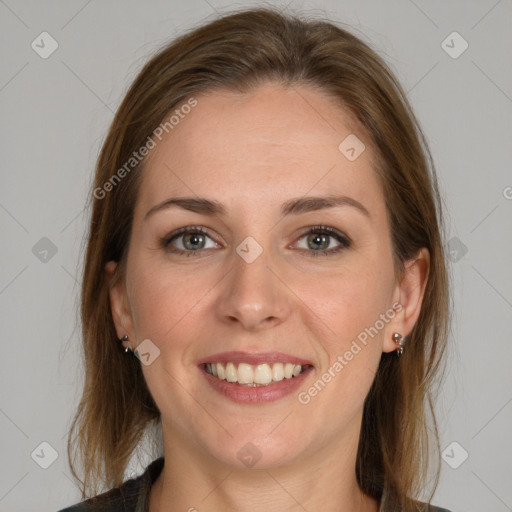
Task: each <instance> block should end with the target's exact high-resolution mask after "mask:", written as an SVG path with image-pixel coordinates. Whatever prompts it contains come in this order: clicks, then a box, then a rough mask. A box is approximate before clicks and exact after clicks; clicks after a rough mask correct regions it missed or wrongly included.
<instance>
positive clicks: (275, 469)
mask: <svg viewBox="0 0 512 512" xmlns="http://www.w3.org/2000/svg"><path fill="white" fill-rule="evenodd" d="M92 206H93V212H92V220H91V227H90V233H89V240H88V247H87V254H86V261H85V270H84V276H83V291H82V324H83V342H84V356H85V365H86V378H85V387H84V392H83V397H82V400H81V403H80V405H79V408H78V412H77V415H76V417H75V421H74V424H73V428H72V430H71V434H70V441H69V448H70V463H71V466H72V470H73V472H74V474H75V476H76V477H77V478H79V479H80V481H81V483H82V491H83V496H84V497H88V496H91V495H93V494H95V493H96V492H97V487H98V485H99V484H101V485H103V486H104V487H105V486H106V487H108V488H112V487H113V490H111V491H110V492H108V493H105V494H102V495H101V496H99V497H96V498H91V499H89V500H88V501H85V502H83V503H82V504H79V505H75V506H74V507H71V508H68V509H66V510H67V511H84V510H93V509H94V510H98V509H99V510H109V511H112V510H126V511H128V510H129V511H137V512H142V511H150V512H160V511H164V510H166V511H167V510H189V511H192V510H198V511H210V510H211V511H214V510H236V511H254V510H265V511H272V510H279V511H283V510H290V511H291V510H309V511H318V510H323V511H334V510H336V511H352V512H353V511H377V510H380V511H386V512H387V511H393V512H396V511H412V510H436V511H440V510H442V509H439V508H436V507H433V506H429V505H427V504H426V503H422V502H420V501H418V500H419V499H421V500H423V501H425V500H426V501H430V498H431V495H432V492H433V489H434V488H435V482H436V481H437V474H438V471H436V472H435V474H434V475H433V478H431V477H432V475H430V474H429V473H428V472H427V469H428V467H427V463H428V462H429V450H431V445H429V444H428V437H429V436H430V437H434V441H435V443H434V444H435V446H434V452H435V453H437V452H438V450H437V449H438V446H437V445H436V443H437V430H436V427H435V425H436V424H435V420H434V419H433V415H431V412H432V411H431V409H432V408H431V404H432V401H431V400H432V389H433V385H434V383H435V380H436V377H437V376H438V374H439V370H440V367H441V362H442V361H443V352H444V347H445V341H446V333H447V323H448V285H447V273H446V267H445V262H444V255H443V249H442V237H441V228H442V224H441V222H442V221H441V209H440V200H439V194H438V190H437V184H436V178H435V172H434V170H433V168H432V165H431V162H430V156H429V153H428V149H427V147H426V144H425V141H424V139H423V136H422V133H421V130H420V128H419V127H418V125H417V122H416V120H415V118H414V115H413V113H412V111H411V108H410V106H409V105H408V102H407V100H406V98H405V96H404V93H403V92H402V89H401V88H400V86H399V85H398V84H397V82H396V80H395V78H394V77H393V75H392V74H391V73H390V71H389V70H388V68H387V67H386V65H385V64H384V63H383V61H382V60H381V59H380V58H379V57H378V56H377V55H376V54H375V53H374V52H373V51H372V50H371V49H370V48H369V47H368V46H367V45H366V44H365V43H363V42H362V41H360V40H359V39H357V38H356V37H354V36H353V35H351V34H350V33H348V32H346V31H344V30H342V29H340V28H338V27H336V26H334V25H332V24H330V23H327V22H320V21H303V20H301V19H299V18H297V17H292V16H285V15H283V14H281V13H278V12H276V11H273V10H267V9H258V10H248V11H243V12H240V13H236V14H232V15H229V16H225V17H223V18H221V19H218V20H216V21H213V22H211V23H209V24H207V25H205V26H203V27H200V28H198V29H196V30H194V31H192V32H190V33H188V34H186V35H184V36H183V37H181V38H179V39H177V40H176V41H174V42H173V43H172V44H170V45H169V46H167V47H166V48H164V49H163V50H162V51H161V52H160V53H158V54H157V55H156V56H154V57H153V58H152V59H151V60H150V61H149V62H148V63H147V64H146V66H145V67H144V69H143V70H142V71H141V72H140V74H139V76H138V77H137V78H136V80H135V82H134V83H133V85H132V86H131V88H130V90H129V91H128V93H127V95H126V98H125V99H124V101H123V103H122V104H121V106H120V108H119V110H118V112H117V114H116V116H115V119H114V121H113V123H112V126H111V128H110V131H109V134H108V136H107V139H106V141H105V143H104V146H103V149H102V152H101V155H100V158H99V162H98V165H97V169H96V177H95V185H94V190H93V198H92ZM431 416H432V420H431V421H430V418H431ZM151 426H156V427H157V429H161V439H162V441H163V454H162V455H163V456H162V457H159V458H157V459H156V460H155V461H154V462H153V463H152V464H151V465H150V466H149V467H148V468H147V470H146V471H145V473H144V474H143V475H142V476H140V477H138V478H136V479H131V480H128V481H127V482H124V483H123V481H124V473H125V470H126V467H127V464H128V462H129V460H130V458H131V456H132V455H133V454H134V453H135V451H136V448H137V446H139V445H140V443H141V440H142V439H143V436H144V434H145V433H148V432H151V431H150V430H149V427H151ZM157 432H159V430H157ZM158 438H159V435H156V436H155V441H158ZM77 458H79V459H80V461H81V466H79V465H78V464H77ZM164 461H165V462H164ZM79 474H80V475H81V476H79ZM432 481H433V482H434V484H432V483H431V482H432ZM429 482H430V483H429Z"/></svg>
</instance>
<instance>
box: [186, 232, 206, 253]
mask: <svg viewBox="0 0 512 512" xmlns="http://www.w3.org/2000/svg"><path fill="white" fill-rule="evenodd" d="M201 242H203V236H202V235H201V234H198V233H195V234H192V235H187V236H185V246H186V247H188V248H189V249H194V250H195V249H198V248H200V247H198V246H199V245H200V244H201Z"/></svg>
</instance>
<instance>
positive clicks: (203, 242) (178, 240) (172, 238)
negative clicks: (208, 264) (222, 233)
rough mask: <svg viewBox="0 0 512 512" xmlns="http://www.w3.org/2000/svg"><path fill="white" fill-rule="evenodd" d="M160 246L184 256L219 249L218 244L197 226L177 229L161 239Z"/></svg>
mask: <svg viewBox="0 0 512 512" xmlns="http://www.w3.org/2000/svg"><path fill="white" fill-rule="evenodd" d="M160 244H161V246H162V247H163V248H164V249H165V250H167V251H169V252H175V253H181V254H183V255H185V256H196V254H194V252H199V251H201V250H203V249H215V248H218V247H219V244H217V242H215V241H214V240H213V239H212V238H211V237H210V236H209V235H208V233H206V231H204V230H203V229H202V228H200V227H198V226H188V227H185V228H181V229H178V230H177V231H174V232H173V233H171V234H170V235H168V236H166V237H164V238H162V239H161V240H160Z"/></svg>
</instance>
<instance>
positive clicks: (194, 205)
mask: <svg viewBox="0 0 512 512" xmlns="http://www.w3.org/2000/svg"><path fill="white" fill-rule="evenodd" d="M173 206H176V207H178V208H182V209H184V210H188V211H190V212H194V213H199V214H202V215H209V216H215V215H219V216H222V215H225V214H226V209H225V207H224V206H223V205H222V203H219V202H218V201H215V200H210V199H205V198H202V197H173V198H170V199H166V200H165V201H163V202H161V203H159V204H157V205H155V206H153V207H152V208H150V210H149V211H148V212H147V213H146V215H145V216H144V220H147V219H148V217H150V216H152V215H154V214H155V213H157V212H159V211H162V210H167V209H168V208H171V207H173ZM336 206H351V207H353V208H355V209H356V210H358V211H359V212H361V213H362V214H364V215H365V216H366V217H368V218H371V215H370V212H369V211H368V210H367V209H366V208H365V207H364V206H363V205H362V204H361V203H360V202H359V201H356V200H355V199H353V198H351V197H348V196H326V197H314V196H307V197H299V198H296V199H290V200H289V201H286V202H285V203H284V204H283V205H282V206H281V215H282V216H286V215H299V214H301V213H309V212H314V211H317V210H323V209H326V208H334V207H336Z"/></svg>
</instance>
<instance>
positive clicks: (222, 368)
mask: <svg viewBox="0 0 512 512" xmlns="http://www.w3.org/2000/svg"><path fill="white" fill-rule="evenodd" d="M205 368H206V372H207V373H209V374H210V375H213V376H215V377H217V378H219V379H221V380H227V381H228V382H237V383H238V384H241V385H246V386H257V385H260V386H266V385H268V384H270V383H271V382H280V381H282V380H283V379H291V378H292V377H297V376H298V375H300V374H301V373H302V372H303V370H304V367H303V366H302V365H300V364H293V363H274V364H267V363H264V364H258V365H256V366H252V365H250V364H247V363H240V364H239V365H238V368H237V367H236V365H235V364H234V363H206V365H205Z"/></svg>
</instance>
